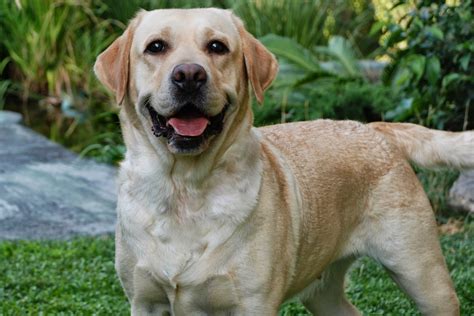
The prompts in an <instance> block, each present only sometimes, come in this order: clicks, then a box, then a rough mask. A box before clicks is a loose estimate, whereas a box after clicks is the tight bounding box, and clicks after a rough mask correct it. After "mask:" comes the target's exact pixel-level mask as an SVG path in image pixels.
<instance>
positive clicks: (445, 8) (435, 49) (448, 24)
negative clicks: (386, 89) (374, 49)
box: [374, 0, 474, 130]
mask: <svg viewBox="0 0 474 316" xmlns="http://www.w3.org/2000/svg"><path fill="white" fill-rule="evenodd" d="M446 2H447V1H436V2H433V1H428V0H422V1H416V3H415V6H414V7H413V8H412V10H409V11H408V13H407V14H405V15H403V16H402V18H401V19H400V20H399V21H390V22H388V23H379V24H377V25H375V27H374V29H375V30H378V29H380V28H383V29H384V30H385V32H386V33H387V36H386V41H385V44H384V45H385V48H386V49H387V51H388V53H389V54H390V56H391V57H392V58H393V62H392V64H391V65H390V67H388V68H387V72H386V76H385V82H386V84H387V85H389V86H390V87H392V88H393V89H394V91H396V93H399V94H400V95H402V96H403V97H404V100H403V102H401V103H400V104H399V105H398V106H397V107H396V108H395V109H394V110H392V111H389V112H387V113H386V118H387V119H391V120H395V121H412V122H415V123H419V124H422V125H425V126H430V127H435V128H439V129H452V130H462V129H472V128H474V107H473V106H472V101H473V99H474V72H473V69H474V41H473V38H474V11H473V10H472V8H473V6H474V3H473V1H472V0H464V1H459V2H458V4H457V5H452V6H451V5H448V4H447V3H446ZM400 3H409V1H400ZM400 45H404V46H406V47H403V46H402V47H403V48H401V49H400Z"/></svg>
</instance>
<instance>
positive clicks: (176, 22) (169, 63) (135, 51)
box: [94, 9, 278, 155]
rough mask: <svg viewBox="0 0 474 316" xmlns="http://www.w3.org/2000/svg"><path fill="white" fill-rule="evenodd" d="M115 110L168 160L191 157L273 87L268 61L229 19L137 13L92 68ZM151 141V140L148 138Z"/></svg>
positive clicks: (225, 14)
mask: <svg viewBox="0 0 474 316" xmlns="http://www.w3.org/2000/svg"><path fill="white" fill-rule="evenodd" d="M94 69H95V72H96V74H97V77H98V78H99V80H100V81H101V82H102V83H103V84H104V85H105V86H107V87H108V88H109V89H111V90H112V91H113V92H114V93H115V95H116V100H117V102H118V103H119V104H121V103H125V104H124V106H131V107H133V108H134V109H133V111H134V113H136V117H138V121H139V124H140V126H141V127H142V128H143V129H144V130H146V132H147V133H149V134H150V135H151V136H152V137H153V139H154V141H156V142H162V143H163V144H165V145H166V146H167V148H168V150H169V151H170V152H171V153H173V154H187V155H190V154H191V155H197V154H200V153H202V152H203V151H204V150H206V149H207V148H208V147H209V145H210V144H211V143H212V141H213V139H215V138H218V137H219V135H220V134H221V133H222V131H223V130H224V129H225V127H226V126H227V125H229V124H231V121H232V120H233V119H234V118H235V116H236V115H235V114H236V113H238V112H239V107H244V106H245V107H248V103H249V102H248V98H249V93H248V88H249V82H250V83H251V85H252V87H253V91H254V93H255V96H256V98H257V100H258V101H259V102H262V100H263V92H264V90H265V89H266V88H267V87H268V86H269V85H270V83H271V82H272V80H273V79H274V77H275V75H276V73H277V70H278V65H277V62H276V60H275V58H274V56H273V55H272V54H271V53H270V52H269V51H268V50H267V49H266V48H265V47H264V46H263V45H262V44H261V43H260V42H258V41H257V40H256V39H255V38H254V37H253V36H252V35H251V34H250V33H248V32H247V31H246V30H245V29H244V27H243V24H242V22H241V21H240V20H239V19H238V18H237V17H235V16H234V15H233V14H232V13H231V12H230V11H227V10H220V9H190V10H174V9H173V10H155V11H150V12H147V11H141V12H139V13H138V15H137V16H136V17H135V19H133V20H132V21H131V23H130V25H129V26H128V28H127V29H126V31H125V32H124V34H123V35H122V36H120V37H119V38H118V39H117V40H116V41H115V42H113V43H112V45H110V46H109V47H108V48H107V49H106V50H105V51H104V52H103V53H102V54H100V55H99V57H98V58H97V61H96V64H95V67H94ZM153 135H154V136H153Z"/></svg>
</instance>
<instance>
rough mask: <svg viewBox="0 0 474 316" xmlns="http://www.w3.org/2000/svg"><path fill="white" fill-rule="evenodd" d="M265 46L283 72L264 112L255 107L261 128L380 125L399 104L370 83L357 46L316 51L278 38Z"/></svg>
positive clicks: (338, 42) (341, 43)
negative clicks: (328, 121)
mask: <svg viewBox="0 0 474 316" xmlns="http://www.w3.org/2000/svg"><path fill="white" fill-rule="evenodd" d="M261 41H262V42H263V43H264V44H265V45H266V46H267V47H268V48H269V49H270V50H271V51H272V52H273V53H274V54H275V55H276V56H277V57H278V59H279V63H280V72H279V74H278V76H277V79H276V80H275V83H274V84H273V86H272V87H271V88H270V90H269V91H268V92H267V94H266V99H265V104H264V106H263V107H260V106H255V107H254V109H255V110H254V112H255V122H256V124H257V125H264V124H269V123H278V122H288V121H300V120H309V119H316V118H333V119H355V120H359V121H373V120H380V119H381V118H382V117H381V116H380V114H379V113H382V112H384V111H387V110H388V109H391V108H393V107H394V106H395V105H396V104H397V103H398V102H399V100H398V97H397V95H395V94H394V93H393V92H392V91H391V89H390V88H387V87H385V86H383V85H381V84H377V83H371V82H370V80H369V79H368V78H367V77H366V75H365V71H364V64H363V63H362V62H360V61H359V60H358V57H359V55H358V54H357V52H356V51H355V49H354V48H353V46H352V44H351V43H350V42H349V41H348V40H346V39H344V38H342V37H340V36H334V37H331V38H330V39H329V41H328V44H327V45H326V46H316V47H314V48H312V49H307V48H304V47H303V46H301V45H299V43H297V42H296V41H295V40H293V39H290V38H287V37H282V36H277V35H273V34H270V35H267V36H265V37H262V38H261Z"/></svg>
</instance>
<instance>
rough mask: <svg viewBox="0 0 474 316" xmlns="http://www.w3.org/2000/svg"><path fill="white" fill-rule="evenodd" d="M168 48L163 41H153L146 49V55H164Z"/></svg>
mask: <svg viewBox="0 0 474 316" xmlns="http://www.w3.org/2000/svg"><path fill="white" fill-rule="evenodd" d="M166 48H167V45H166V43H165V42H163V41H162V40H157V41H153V42H151V43H150V44H148V46H147V47H146V48H145V53H148V54H152V55H154V54H159V53H163V52H164V51H165V50H166Z"/></svg>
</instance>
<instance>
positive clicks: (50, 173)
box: [0, 112, 116, 239]
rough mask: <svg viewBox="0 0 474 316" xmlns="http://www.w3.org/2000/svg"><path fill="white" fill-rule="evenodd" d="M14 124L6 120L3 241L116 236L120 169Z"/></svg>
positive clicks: (1, 144) (1, 158)
mask: <svg viewBox="0 0 474 316" xmlns="http://www.w3.org/2000/svg"><path fill="white" fill-rule="evenodd" d="M1 113H2V115H3V114H5V113H4V112H1ZM9 122H11V121H7V123H5V121H0V239H60V238H70V237H71V236H75V235H98V234H105V233H112V232H113V231H114V226H115V217H116V215H115V205H116V192H115V174H116V169H115V168H114V167H112V166H109V165H105V164H100V163H97V162H95V161H93V160H90V159H81V158H79V157H78V156H77V155H75V154H73V153H72V152H70V151H68V150H66V149H64V148H63V147H61V146H59V145H57V144H55V143H52V142H51V141H49V140H48V139H46V138H45V137H43V136H41V135H39V134H37V133H35V132H33V131H32V130H30V129H28V128H26V127H24V126H22V125H19V124H11V123H9Z"/></svg>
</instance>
